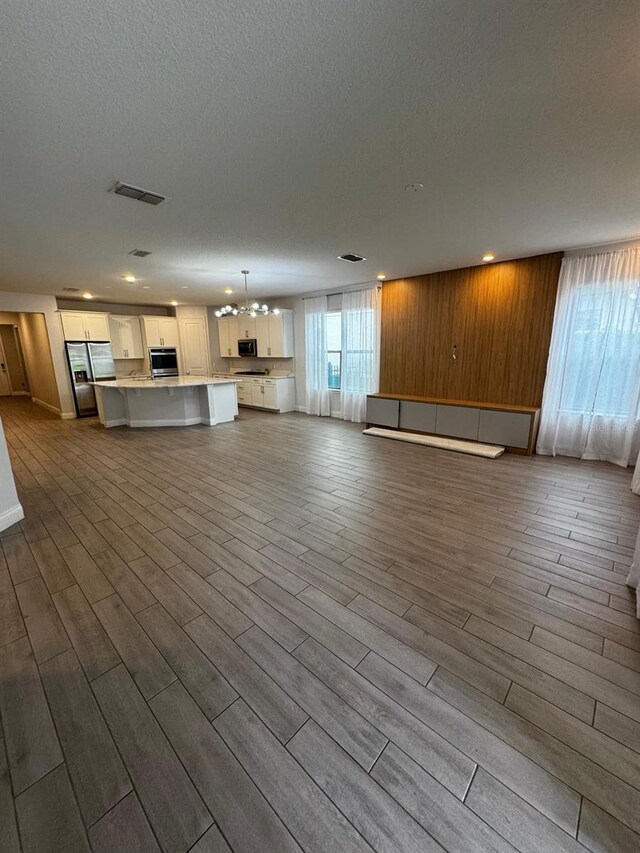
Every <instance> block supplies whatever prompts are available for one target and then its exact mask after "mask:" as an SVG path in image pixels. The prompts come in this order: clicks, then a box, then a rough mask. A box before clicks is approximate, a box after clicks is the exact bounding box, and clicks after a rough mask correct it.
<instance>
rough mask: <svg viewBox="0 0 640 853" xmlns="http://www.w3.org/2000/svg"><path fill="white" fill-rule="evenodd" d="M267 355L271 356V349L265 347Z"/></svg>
mask: <svg viewBox="0 0 640 853" xmlns="http://www.w3.org/2000/svg"><path fill="white" fill-rule="evenodd" d="M267 353H268V354H269V355H271V347H267Z"/></svg>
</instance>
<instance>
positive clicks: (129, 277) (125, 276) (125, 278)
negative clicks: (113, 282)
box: [122, 275, 136, 282]
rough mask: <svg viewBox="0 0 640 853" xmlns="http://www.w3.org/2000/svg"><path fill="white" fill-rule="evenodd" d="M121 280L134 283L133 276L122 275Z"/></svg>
mask: <svg viewBox="0 0 640 853" xmlns="http://www.w3.org/2000/svg"><path fill="white" fill-rule="evenodd" d="M122 278H123V279H124V280H125V281H130V282H134V281H135V280H136V277H135V275H123V276H122Z"/></svg>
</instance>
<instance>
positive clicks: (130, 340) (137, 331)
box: [109, 314, 144, 358]
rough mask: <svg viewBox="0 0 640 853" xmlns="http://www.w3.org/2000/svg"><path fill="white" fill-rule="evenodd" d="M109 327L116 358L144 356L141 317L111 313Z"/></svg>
mask: <svg viewBox="0 0 640 853" xmlns="http://www.w3.org/2000/svg"><path fill="white" fill-rule="evenodd" d="M109 329H110V332H111V350H112V352H113V357H114V358H144V347H143V346H142V330H141V328H140V318H139V317H133V316H129V315H124V314H110V315H109Z"/></svg>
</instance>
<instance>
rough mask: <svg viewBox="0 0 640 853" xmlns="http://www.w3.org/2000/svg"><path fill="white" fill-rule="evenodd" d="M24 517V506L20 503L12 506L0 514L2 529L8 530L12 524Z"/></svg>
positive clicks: (0, 528)
mask: <svg viewBox="0 0 640 853" xmlns="http://www.w3.org/2000/svg"><path fill="white" fill-rule="evenodd" d="M23 518H24V510H23V509H22V506H21V505H20V504H16V506H12V507H11V508H10V509H7V510H5V511H4V512H3V513H1V514H0V530H6V529H7V527H11V525H12V524H16V523H17V522H18V521H22V519H23Z"/></svg>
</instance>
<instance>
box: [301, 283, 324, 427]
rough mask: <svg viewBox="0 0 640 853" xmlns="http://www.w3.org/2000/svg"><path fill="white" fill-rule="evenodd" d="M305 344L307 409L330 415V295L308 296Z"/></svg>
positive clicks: (310, 413)
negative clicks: (328, 307) (328, 316)
mask: <svg viewBox="0 0 640 853" xmlns="http://www.w3.org/2000/svg"><path fill="white" fill-rule="evenodd" d="M304 346H305V368H306V385H307V388H306V393H307V403H306V406H307V408H306V412H307V414H308V415H326V416H328V415H330V414H331V392H330V391H329V386H328V373H327V371H328V358H327V297H326V296H313V297H310V298H308V299H305V300H304Z"/></svg>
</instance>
